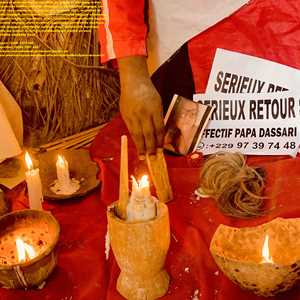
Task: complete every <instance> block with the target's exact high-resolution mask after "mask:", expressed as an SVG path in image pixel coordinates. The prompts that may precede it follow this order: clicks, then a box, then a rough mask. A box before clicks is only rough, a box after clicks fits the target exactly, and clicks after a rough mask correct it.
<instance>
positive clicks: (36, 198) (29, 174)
mask: <svg viewBox="0 0 300 300" xmlns="http://www.w3.org/2000/svg"><path fill="white" fill-rule="evenodd" d="M25 161H26V164H27V168H28V170H27V171H26V172H25V176H26V183H27V189H28V197H29V207H30V208H31V209H43V207H42V201H43V192H42V183H41V178H40V170H39V169H38V168H36V169H34V168H33V164H32V160H31V158H30V156H29V154H28V152H26V154H25Z"/></svg>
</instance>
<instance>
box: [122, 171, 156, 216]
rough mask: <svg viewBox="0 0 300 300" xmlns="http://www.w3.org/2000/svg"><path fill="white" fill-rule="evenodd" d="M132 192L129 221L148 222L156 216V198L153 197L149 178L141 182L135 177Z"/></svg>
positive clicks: (128, 213)
mask: <svg viewBox="0 0 300 300" xmlns="http://www.w3.org/2000/svg"><path fill="white" fill-rule="evenodd" d="M131 179H132V192H131V196H130V198H129V203H128V205H127V221H129V222H134V221H148V220H151V219H153V218H155V216H156V198H154V197H152V196H151V193H150V184H149V180H148V176H147V175H144V176H143V177H142V178H141V179H140V180H138V181H137V180H136V179H135V178H134V177H133V176H131Z"/></svg>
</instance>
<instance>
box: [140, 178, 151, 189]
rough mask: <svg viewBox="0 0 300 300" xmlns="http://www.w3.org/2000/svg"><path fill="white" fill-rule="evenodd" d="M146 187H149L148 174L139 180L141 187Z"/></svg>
mask: <svg viewBox="0 0 300 300" xmlns="http://www.w3.org/2000/svg"><path fill="white" fill-rule="evenodd" d="M145 187H149V180H148V176H147V175H144V176H142V178H141V179H140V180H139V188H140V189H142V188H145Z"/></svg>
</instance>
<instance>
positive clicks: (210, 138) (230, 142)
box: [194, 92, 300, 156]
mask: <svg viewBox="0 0 300 300" xmlns="http://www.w3.org/2000/svg"><path fill="white" fill-rule="evenodd" d="M299 99H300V93H299V92H298V93H297V92H280V93H268V94H231V95H226V94H225V95H224V94H211V95H210V94H198V95H195V96H194V100H195V101H200V102H201V103H203V104H210V105H216V109H215V111H214V113H213V115H212V119H211V121H210V122H209V124H208V127H207V129H206V130H205V131H204V134H203V136H202V139H201V141H200V144H199V145H198V149H199V150H200V151H201V152H203V153H204V154H205V155H206V154H212V153H216V152H218V151H229V152H236V151H239V152H241V153H244V154H255V155H283V154H285V155H291V156H295V155H296V154H297V151H298V145H299V143H300V139H299V137H300V122H299ZM280 105H281V106H282V109H281V110H280V109H279V108H280ZM280 111H281V113H280Z"/></svg>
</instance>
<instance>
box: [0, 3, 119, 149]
mask: <svg viewBox="0 0 300 300" xmlns="http://www.w3.org/2000/svg"><path fill="white" fill-rule="evenodd" d="M23 2H24V1H23ZM85 2H86V1H85ZM17 3H18V2H17V1H16V3H15V1H13V0H11V1H8V0H5V1H2V2H1V3H0V13H2V14H6V15H7V16H9V18H10V19H11V24H9V22H6V23H5V24H4V23H1V20H2V19H0V28H1V30H2V31H5V30H7V32H9V26H12V24H13V23H12V22H14V21H16V20H17V22H18V24H21V25H22V24H23V27H22V26H21V25H20V26H21V27H22V30H23V31H24V32H25V33H26V34H28V36H14V35H11V34H10V35H9V34H8V35H6V36H5V35H0V42H22V43H24V42H34V44H36V45H38V49H39V50H43V51H46V50H49V49H63V50H67V51H69V53H75V54H76V53H77V54H82V53H85V54H86V55H85V56H77V57H76V56H59V57H52V56H50V57H47V56H35V55H33V56H25V57H24V56H11V57H7V56H6V57H0V79H1V80H2V81H3V83H4V84H5V85H6V87H7V88H8V89H9V90H10V92H11V93H12V94H13V95H14V97H15V98H16V100H17V102H18V103H19V105H20V106H21V108H22V111H23V114H24V123H25V128H27V135H28V139H27V145H28V144H31V145H33V146H34V145H40V144H43V143H47V142H49V141H51V140H53V139H57V138H62V137H65V136H68V135H72V134H74V133H77V132H80V131H82V130H83V129H85V128H90V127H93V126H96V125H98V124H101V123H104V122H107V121H108V120H109V119H110V118H111V117H112V116H113V114H114V112H116V111H117V109H118V99H119V80H118V76H117V73H116V72H115V71H113V70H111V69H107V68H106V67H105V66H99V52H96V53H95V51H99V49H98V48H99V47H98V40H97V30H96V29H91V30H88V31H84V32H81V30H80V28H84V27H85V26H87V24H88V23H93V22H94V23H96V22H97V20H96V17H97V16H96V14H95V11H99V10H100V4H99V3H100V2H99V1H94V0H89V5H86V6H83V5H80V6H79V7H77V8H76V14H74V16H71V17H70V18H69V20H68V21H69V22H71V23H72V24H74V26H77V27H78V28H79V29H78V30H77V32H76V31H74V32H64V31H65V27H66V24H64V23H63V20H64V18H66V16H67V13H65V14H59V15H55V16H47V17H45V16H40V15H32V13H31V14H29V13H28V12H29V11H30V7H28V11H25V9H23V11H22V10H20V8H19V7H17V6H16V4H17ZM28 3H29V4H30V1H28ZM6 21H7V18H6ZM30 22H31V23H32V24H34V25H36V26H37V27H38V26H39V27H40V28H43V30H44V32H42V30H41V31H40V32H38V33H36V32H35V30H34V28H35V26H32V28H28V26H27V27H26V26H25V24H28V23H30ZM14 28H15V27H14ZM58 29H59V30H58ZM51 30H52V31H54V32H51ZM25 142H26V141H25Z"/></svg>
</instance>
